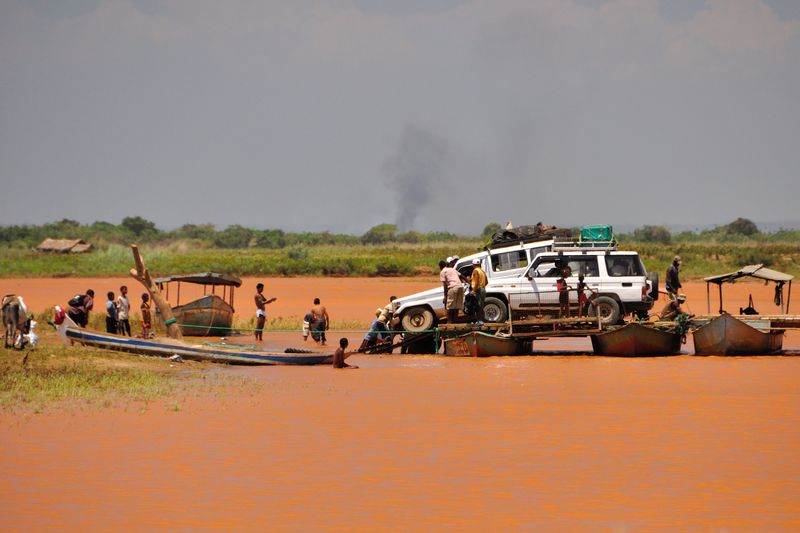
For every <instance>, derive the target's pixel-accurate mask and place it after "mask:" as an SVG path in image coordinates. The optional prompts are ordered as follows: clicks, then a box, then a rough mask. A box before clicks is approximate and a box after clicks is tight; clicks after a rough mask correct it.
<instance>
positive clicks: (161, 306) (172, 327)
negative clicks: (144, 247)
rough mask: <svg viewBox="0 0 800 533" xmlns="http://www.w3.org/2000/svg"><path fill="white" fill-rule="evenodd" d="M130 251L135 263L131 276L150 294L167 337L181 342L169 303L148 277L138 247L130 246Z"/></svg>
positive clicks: (181, 336) (179, 329)
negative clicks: (165, 328) (164, 326)
mask: <svg viewBox="0 0 800 533" xmlns="http://www.w3.org/2000/svg"><path fill="white" fill-rule="evenodd" d="M131 250H132V251H133V260H134V262H135V263H136V268H132V269H131V276H132V277H133V279H135V280H137V281H138V282H139V283H141V284H142V285H144V288H145V289H147V292H149V293H150V298H152V300H153V302H154V303H155V304H156V307H158V311H159V312H160V313H161V317H162V318H163V319H164V324H165V325H166V326H167V335H169V336H170V337H171V338H173V339H178V340H182V339H183V335H182V334H181V328H179V327H178V324H177V321H176V320H175V316H174V315H173V314H172V308H171V307H170V306H169V302H167V300H166V299H164V297H163V296H161V291H160V290H159V289H158V285H156V284H155V283H153V279H152V278H151V277H150V271H149V270H147V268H145V266H144V261H143V260H142V256H141V255H140V254H139V247H138V246H136V245H135V244H131Z"/></svg>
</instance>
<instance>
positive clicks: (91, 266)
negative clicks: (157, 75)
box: [0, 240, 800, 279]
mask: <svg viewBox="0 0 800 533" xmlns="http://www.w3.org/2000/svg"><path fill="white" fill-rule="evenodd" d="M481 246H482V243H481V242H480V241H479V240H474V241H470V240H463V241H458V242H452V243H450V242H448V243H432V244H393V245H385V246H369V245H345V246H332V245H320V246H309V247H305V246H292V247H288V248H284V249H278V250H268V249H260V248H248V249H241V250H221V249H212V248H202V249H198V248H192V247H189V246H188V245H187V243H186V242H184V241H178V242H175V243H172V244H169V245H161V246H153V247H150V246H146V247H144V248H142V254H143V255H144V258H145V261H146V263H147V266H148V267H149V268H150V270H151V272H152V273H153V274H154V275H156V276H160V275H169V274H187V273H191V272H203V271H216V272H227V273H233V274H237V275H241V276H339V277H347V276H381V277H392V276H421V275H432V274H435V273H437V272H438V267H437V263H438V262H439V260H440V259H442V258H443V257H446V256H448V255H452V254H454V253H455V254H458V255H460V256H462V257H464V256H466V255H469V254H471V253H474V252H476V251H477V250H479V249H480V248H481ZM621 248H622V249H627V250H637V251H639V252H640V253H641V255H642V259H643V260H644V263H645V266H646V267H647V269H648V270H651V271H656V272H663V271H665V270H666V268H667V266H668V265H669V263H670V262H671V260H672V257H673V256H674V255H675V254H676V253H677V254H680V255H681V256H682V257H683V259H684V267H683V274H684V277H685V279H690V278H702V277H704V276H708V275H712V274H718V273H722V272H727V271H730V270H734V269H736V268H738V267H740V266H743V265H745V264H749V263H765V264H767V265H768V266H770V267H772V268H775V269H777V270H781V271H784V272H787V273H790V274H794V275H800V242H797V241H785V242H771V241H770V242H756V241H735V242H734V241H732V242H728V243H719V242H711V241H709V242H675V243H673V244H671V245H664V244H654V243H637V242H633V241H623V242H622V243H621ZM131 266H133V258H132V255H131V252H130V249H129V248H128V247H125V246H120V245H107V246H105V247H103V248H102V249H99V250H96V251H94V252H92V253H88V254H80V255H62V254H41V253H37V252H34V251H31V250H27V249H21V248H9V247H0V272H2V275H3V276H6V277H61V276H75V277H90V276H99V277H103V276H124V275H127V273H128V270H129V269H130V268H131Z"/></svg>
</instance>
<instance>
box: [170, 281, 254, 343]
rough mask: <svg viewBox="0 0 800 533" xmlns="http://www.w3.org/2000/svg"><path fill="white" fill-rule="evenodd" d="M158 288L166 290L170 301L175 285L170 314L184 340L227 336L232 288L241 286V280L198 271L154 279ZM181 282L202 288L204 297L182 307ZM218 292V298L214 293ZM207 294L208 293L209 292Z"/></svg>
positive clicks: (229, 331)
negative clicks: (174, 300) (173, 301)
mask: <svg viewBox="0 0 800 533" xmlns="http://www.w3.org/2000/svg"><path fill="white" fill-rule="evenodd" d="M154 282H155V283H156V284H157V285H158V287H159V289H161V290H162V291H166V297H167V300H170V289H171V287H172V284H175V285H176V290H175V291H174V292H175V299H176V304H175V305H174V306H172V314H173V315H174V316H175V320H177V321H178V325H179V327H180V329H181V334H182V335H184V336H186V337H224V336H226V335H230V333H231V326H232V325H233V313H234V311H235V310H234V308H233V296H234V289H235V288H236V287H241V285H242V280H241V279H239V278H238V277H236V276H231V275H229V274H219V273H216V272H200V273H197V274H187V275H180V276H170V277H166V278H158V279H156V280H154ZM181 283H192V284H195V285H202V286H203V296H201V297H200V298H197V299H196V300H192V301H190V302H188V303H185V304H183V305H181ZM218 290H220V291H221V296H220V295H218V294H217V291H218ZM209 291H210V294H209V293H208V292H209Z"/></svg>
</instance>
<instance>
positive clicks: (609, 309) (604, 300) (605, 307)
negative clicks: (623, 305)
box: [589, 296, 622, 326]
mask: <svg viewBox="0 0 800 533" xmlns="http://www.w3.org/2000/svg"><path fill="white" fill-rule="evenodd" d="M589 312H590V313H591V315H592V316H597V315H598V314H600V322H601V323H602V324H603V325H604V326H611V325H612V324H616V323H617V322H619V319H620V317H621V316H622V311H621V310H620V308H619V303H617V301H616V300H615V299H614V298H611V297H610V296H598V297H597V298H595V299H594V301H593V302H592V304H591V305H590V306H589Z"/></svg>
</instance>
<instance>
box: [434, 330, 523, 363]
mask: <svg viewBox="0 0 800 533" xmlns="http://www.w3.org/2000/svg"><path fill="white" fill-rule="evenodd" d="M524 347H525V341H524V340H522V339H518V338H514V337H506V336H502V335H489V334H488V333H484V332H482V331H471V332H469V333H467V334H466V335H461V336H459V337H454V338H452V339H446V340H445V341H444V353H445V354H446V355H455V356H462V357H492V356H496V355H524V353H523V352H524Z"/></svg>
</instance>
